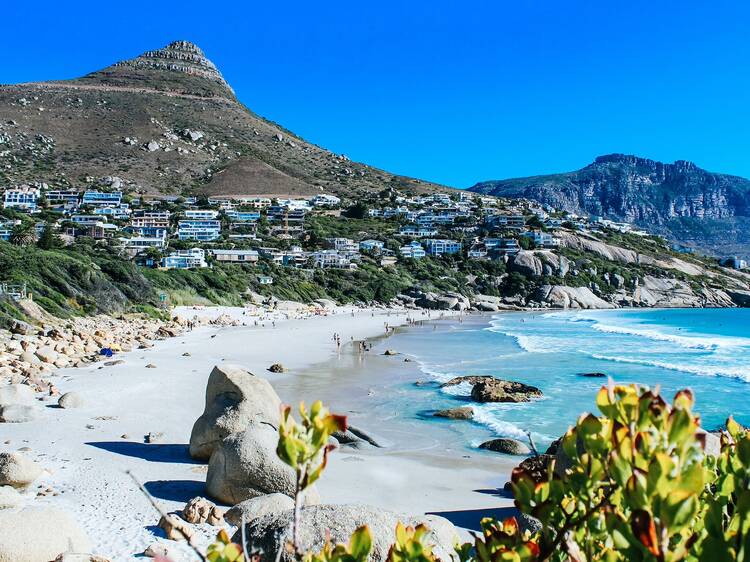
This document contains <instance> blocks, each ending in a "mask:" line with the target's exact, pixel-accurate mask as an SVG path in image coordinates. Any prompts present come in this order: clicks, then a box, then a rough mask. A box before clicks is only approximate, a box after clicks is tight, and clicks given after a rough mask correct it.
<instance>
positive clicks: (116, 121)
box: [0, 41, 440, 196]
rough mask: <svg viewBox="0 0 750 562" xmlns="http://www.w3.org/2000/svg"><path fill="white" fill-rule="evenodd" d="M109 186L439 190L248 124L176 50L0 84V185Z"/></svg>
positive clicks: (188, 50) (188, 47)
mask: <svg viewBox="0 0 750 562" xmlns="http://www.w3.org/2000/svg"><path fill="white" fill-rule="evenodd" d="M107 176H117V177H119V178H122V180H123V183H124V184H125V186H126V187H128V188H132V189H134V190H137V191H139V192H143V193H148V194H152V195H157V194H185V195H187V194H206V195H270V196H276V195H278V196H284V195H292V196H293V195H309V194H313V193H319V192H321V191H325V192H329V193H345V194H347V195H349V196H356V194H357V193H365V192H369V191H372V190H382V189H384V188H386V187H389V186H399V187H402V188H409V187H411V188H414V189H415V190H417V191H425V190H426V191H432V190H435V189H439V188H440V186H436V185H433V184H429V183H425V182H421V181H419V180H413V179H410V178H404V177H401V176H395V175H393V174H389V173H387V172H384V171H381V170H378V169H375V168H372V167H369V166H366V165H364V164H359V163H355V162H351V161H349V160H348V159H347V158H346V157H345V156H341V155H336V154H333V153H331V152H329V151H327V150H325V149H322V148H320V147H318V146H316V145H314V144H311V143H309V142H306V141H305V140H304V139H301V138H299V137H297V136H295V135H294V134H293V133H290V132H289V131H287V130H285V129H283V128H282V127H280V126H278V125H276V124H274V123H271V122H269V121H267V120H265V119H263V118H261V117H259V116H257V115H255V114H254V113H252V112H251V111H250V110H248V109H247V108H246V107H245V106H243V105H242V104H241V103H239V102H238V101H237V99H236V97H235V95H234V92H233V90H232V88H231V87H230V86H229V84H228V83H227V82H226V80H225V79H224V78H223V76H222V75H221V73H220V72H219V70H218V69H217V68H216V66H215V65H214V64H213V63H212V62H211V61H210V60H208V59H207V58H206V56H205V55H204V54H203V52H202V51H201V50H200V49H199V48H198V47H197V46H195V45H194V44H192V43H189V42H186V41H176V42H174V43H171V44H169V45H168V46H166V47H165V48H163V49H158V50H156V51H148V52H146V53H144V54H143V55H141V56H139V57H136V58H135V59H132V60H129V61H123V62H120V63H116V64H114V65H112V66H110V67H108V68H105V69H103V70H100V71H97V72H93V73H91V74H88V75H86V76H84V77H82V78H78V79H75V80H66V81H54V82H40V83H27V84H16V85H4V86H0V185H4V184H16V183H21V182H31V181H43V182H46V183H48V184H50V185H55V186H59V187H62V188H64V187H66V186H67V185H71V186H75V187H81V186H85V184H86V183H91V182H94V181H97V180H98V179H100V178H102V177H107Z"/></svg>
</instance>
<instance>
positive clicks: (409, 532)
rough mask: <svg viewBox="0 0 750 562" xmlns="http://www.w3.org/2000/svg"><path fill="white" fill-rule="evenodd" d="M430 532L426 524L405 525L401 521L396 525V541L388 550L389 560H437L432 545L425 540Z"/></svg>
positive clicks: (421, 561) (426, 561)
mask: <svg viewBox="0 0 750 562" xmlns="http://www.w3.org/2000/svg"><path fill="white" fill-rule="evenodd" d="M429 532H430V529H428V528H427V526H426V525H417V526H416V527H404V525H403V523H400V522H399V523H398V525H396V542H395V543H393V545H392V546H391V548H390V550H389V551H388V562H437V560H438V558H437V557H436V556H435V554H433V552H432V548H433V547H432V545H430V544H427V543H426V542H425V539H426V538H427V535H428V534H429Z"/></svg>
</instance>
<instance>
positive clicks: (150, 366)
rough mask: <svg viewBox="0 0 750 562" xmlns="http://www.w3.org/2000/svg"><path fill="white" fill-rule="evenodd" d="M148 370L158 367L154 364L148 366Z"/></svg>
mask: <svg viewBox="0 0 750 562" xmlns="http://www.w3.org/2000/svg"><path fill="white" fill-rule="evenodd" d="M146 368H147V369H156V365H154V364H153V363H149V364H148V365H146Z"/></svg>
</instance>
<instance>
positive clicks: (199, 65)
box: [114, 41, 234, 93]
mask: <svg viewBox="0 0 750 562" xmlns="http://www.w3.org/2000/svg"><path fill="white" fill-rule="evenodd" d="M114 66H116V67H130V68H136V69H153V70H162V71H168V72H176V73H183V74H190V75H192V76H200V77H202V78H206V79H208V80H211V81H212V82H216V83H218V84H220V85H222V86H223V87H225V88H227V89H228V90H229V91H231V92H232V93H234V91H233V90H232V88H231V86H230V85H229V84H228V83H227V81H226V80H225V79H224V77H223V76H222V75H221V72H219V69H218V68H216V65H215V64H214V63H213V62H211V61H210V60H209V59H208V58H207V57H206V55H205V54H204V53H203V51H202V50H201V49H200V47H198V46H197V45H196V44H195V43H191V42H190V41H173V42H172V43H170V44H169V45H167V46H166V47H163V48H161V49H156V50H154V51H146V52H145V53H143V54H142V55H140V56H138V57H136V58H134V59H130V60H126V61H122V62H118V63H116V64H115V65H114Z"/></svg>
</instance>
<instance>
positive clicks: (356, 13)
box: [0, 0, 750, 187]
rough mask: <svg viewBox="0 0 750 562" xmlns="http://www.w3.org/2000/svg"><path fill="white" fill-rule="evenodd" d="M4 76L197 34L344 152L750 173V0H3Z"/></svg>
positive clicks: (470, 174) (543, 167)
mask: <svg viewBox="0 0 750 562" xmlns="http://www.w3.org/2000/svg"><path fill="white" fill-rule="evenodd" d="M5 4H6V5H5V6H4V7H3V10H2V11H3V18H2V19H3V33H2V35H1V36H0V83H14V82H22V81H32V80H44V79H53V78H55V79H57V78H72V77H75V76H78V75H81V74H85V73H86V72H89V71H92V70H96V69H99V68H102V67H104V66H107V65H108V64H110V63H112V62H114V61H116V60H120V59H124V58H131V57H134V56H136V55H138V54H139V53H140V52H142V51H144V50H148V49H152V48H157V47H160V46H163V45H164V44H166V43H168V42H170V41H172V40H174V39H187V40H191V41H194V42H196V43H197V44H198V45H199V46H200V47H201V48H203V50H204V51H205V52H206V54H207V55H208V57H209V58H211V59H212V60H213V61H214V62H215V63H216V64H217V65H218V66H219V68H220V70H221V71H222V72H223V74H224V76H225V77H226V78H227V80H228V81H229V82H230V83H231V84H232V85H233V87H234V89H235V90H236V92H237V94H238V96H239V98H240V100H242V101H243V102H244V103H245V104H246V105H247V106H248V107H250V108H251V109H252V110H254V111H255V112H256V113H259V114H261V115H263V116H265V117H267V118H269V119H272V120H274V121H276V122H278V123H281V124H283V125H284V126H285V127H287V128H289V129H291V130H293V131H295V132H296V133H297V134H300V135H302V136H303V137H305V138H307V139H308V140H310V141H312V142H315V143H317V144H319V145H322V146H325V147H327V148H330V149H331V150H334V151H336V152H343V153H345V154H347V155H348V156H350V157H351V158H353V159H355V160H358V161H363V162H367V163H369V164H372V165H375V166H378V167H381V168H384V169H387V170H389V171H393V172H396V173H401V174H406V175H411V176H415V177H421V178H424V179H429V180H433V181H437V182H441V183H445V184H448V185H452V186H456V187H468V186H470V185H472V184H473V183H475V182H477V181H481V180H484V179H497V178H505V177H515V176H525V175H534V174H542V173H550V172H558V171H567V170H573V169H577V168H579V167H582V166H584V165H586V164H587V163H589V162H590V161H591V160H593V158H594V157H595V156H597V155H600V154H606V153H610V152H625V153H633V154H638V155H641V156H646V157H650V158H654V159H658V160H663V161H670V162H671V161H673V160H676V159H686V160H693V161H694V162H696V163H697V164H698V165H700V166H702V167H704V168H707V169H709V170H712V171H719V172H726V173H734V174H738V175H744V176H746V177H750V158H748V155H749V154H748V153H749V152H750V151H749V150H748V149H749V148H750V141H749V139H750V93H749V91H750V40H748V33H747V29H748V28H749V26H750V3H749V2H744V1H741V0H735V1H731V2H730V1H724V0H714V1H712V2H710V3H709V2H705V1H702V2H698V1H693V0H683V1H680V2H677V1H674V2H666V1H658V0H650V1H648V2H647V1H642V0H628V1H603V0H600V1H598V2H595V1H582V0H566V1H558V2H551V1H545V0H536V1H533V0H528V1H524V0H517V1H515V2H507V1H504V0H495V1H487V2H472V1H464V2H448V1H442V0H433V1H430V2H405V1H401V2H390V1H388V0H381V1H378V2H351V1H349V2H339V1H336V0H330V1H327V2H315V1H310V0H308V1H306V2H296V1H288V2H283V3H276V2H262V3H261V2H256V1H253V0H250V1H244V2H220V1H213V2H210V1H206V0H204V1H203V2H192V1H189V0H183V1H181V2H154V1H153V0H151V1H149V2H140V1H128V2H118V3H116V4H115V3H112V5H111V6H107V4H109V3H105V2H96V3H94V2H75V1H71V2H59V1H55V2H47V1H46V0H37V1H35V2H33V3H28V6H26V5H24V4H25V3H22V2H6V3H5Z"/></svg>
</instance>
